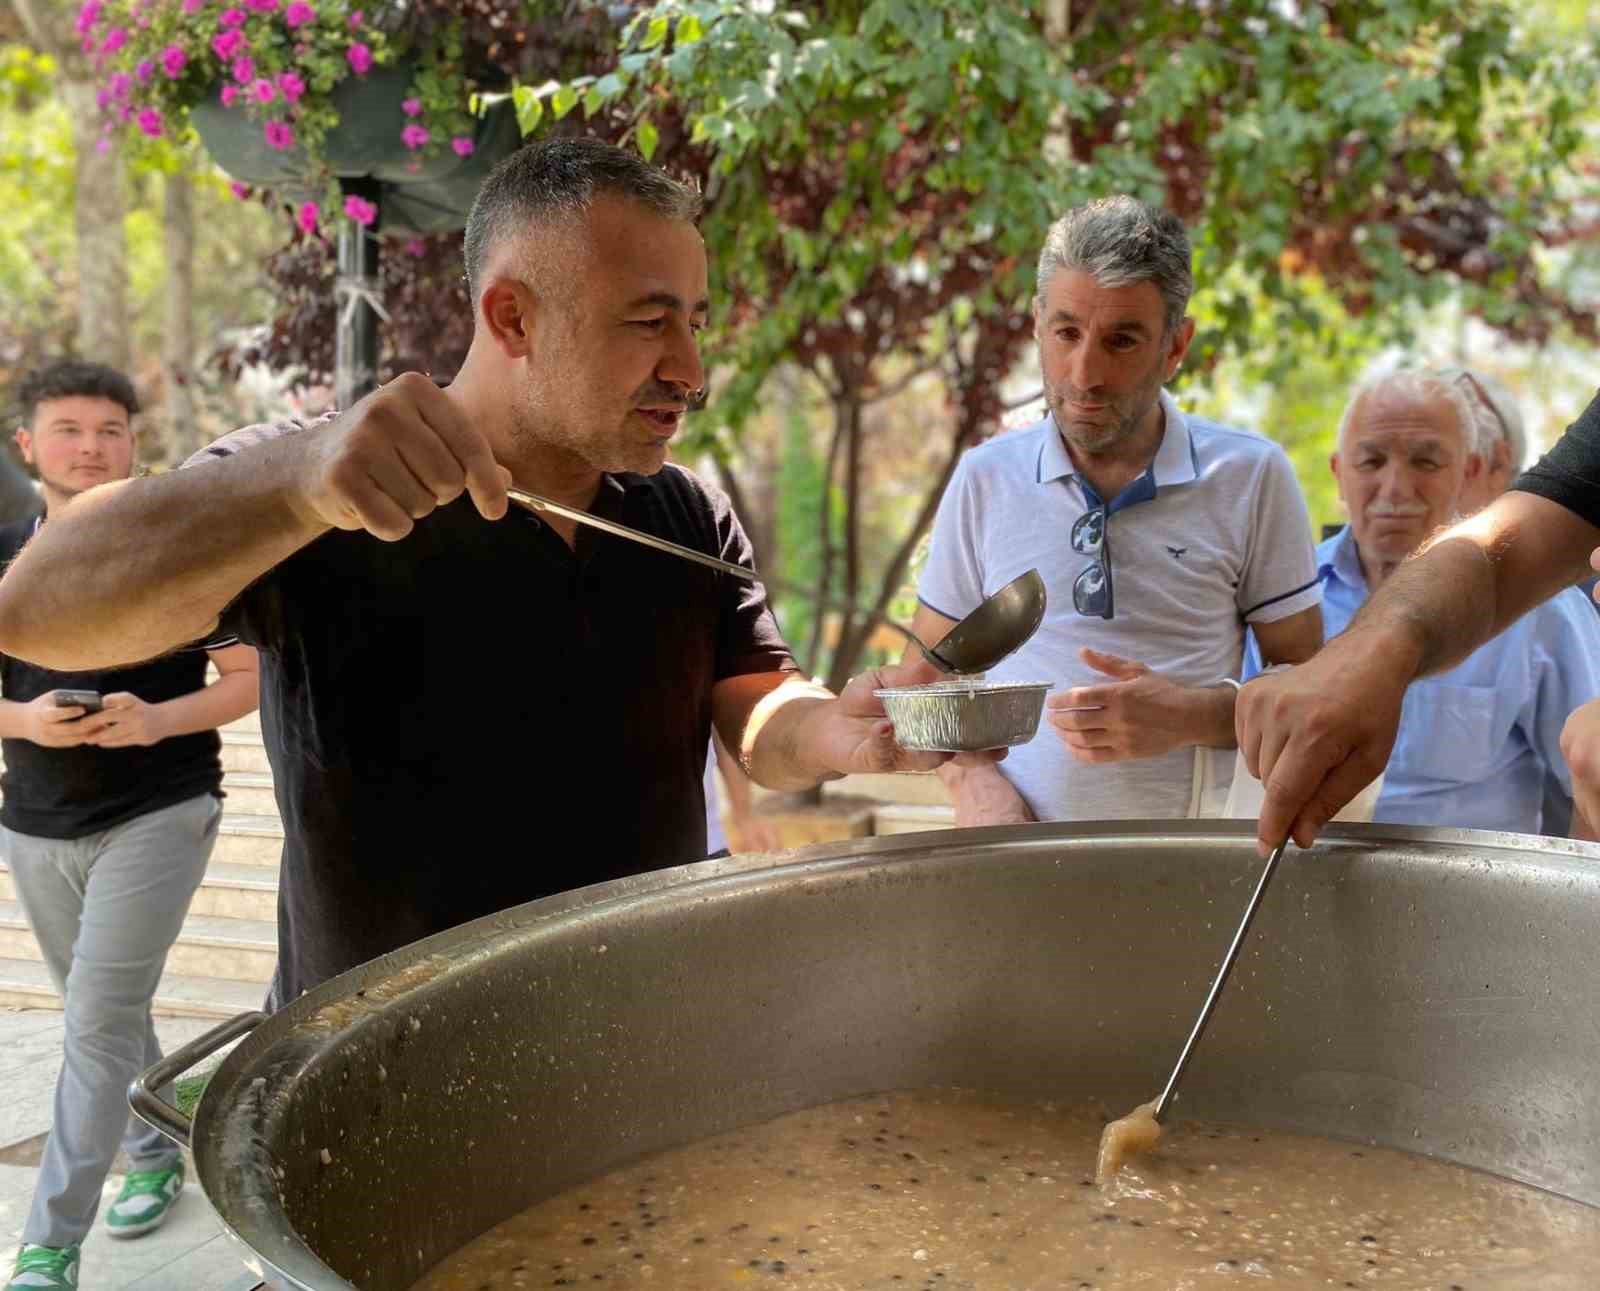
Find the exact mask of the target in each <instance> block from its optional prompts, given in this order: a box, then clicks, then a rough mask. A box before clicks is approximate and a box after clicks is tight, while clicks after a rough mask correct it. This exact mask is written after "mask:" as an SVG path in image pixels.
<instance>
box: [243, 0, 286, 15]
mask: <svg viewBox="0 0 1600 1291" xmlns="http://www.w3.org/2000/svg"><path fill="white" fill-rule="evenodd" d="M244 5H245V8H246V9H254V10H255V11H256V12H257V13H277V12H278V0H244Z"/></svg>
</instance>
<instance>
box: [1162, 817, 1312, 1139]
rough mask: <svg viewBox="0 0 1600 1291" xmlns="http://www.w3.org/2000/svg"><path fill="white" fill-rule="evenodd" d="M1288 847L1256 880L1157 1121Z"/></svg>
mask: <svg viewBox="0 0 1600 1291" xmlns="http://www.w3.org/2000/svg"><path fill="white" fill-rule="evenodd" d="M1288 846H1289V840H1288V839H1284V840H1283V842H1281V843H1279V844H1278V845H1277V846H1276V847H1274V848H1273V849H1272V855H1271V856H1269V857H1267V864H1266V867H1265V868H1264V869H1263V870H1262V871H1261V878H1260V879H1259V880H1257V882H1256V890H1255V891H1254V892H1253V893H1251V894H1250V904H1249V905H1247V906H1245V908H1244V918H1243V919H1241V920H1240V921H1239V931H1238V932H1236V933H1234V934H1233V944H1232V945H1231V946H1229V947H1228V953H1227V954H1226V955H1224V956H1223V957H1222V967H1221V968H1219V969H1218V970H1217V980H1216V981H1214V982H1212V983H1211V993H1210V994H1209V995H1207V996H1206V1002H1205V1003H1204V1004H1202V1005H1201V1006H1200V1016H1199V1017H1197V1018H1196V1019H1195V1020H1194V1030H1192V1031H1190V1032H1189V1039H1188V1041H1187V1042H1185V1044H1184V1046H1183V1052H1182V1053H1181V1054H1179V1055H1178V1065H1177V1066H1176V1067H1174V1068H1173V1069H1172V1075H1171V1076H1170V1077H1168V1078H1167V1087H1166V1088H1165V1089H1163V1090H1162V1091H1161V1097H1160V1098H1158V1099H1157V1100H1156V1110H1155V1118H1156V1122H1157V1124H1159V1123H1160V1122H1161V1121H1162V1119H1163V1118H1164V1117H1165V1116H1166V1114H1167V1108H1168V1107H1169V1106H1170V1105H1171V1103H1172V1096H1173V1094H1174V1093H1175V1092H1176V1091H1177V1088H1178V1081H1179V1080H1181V1079H1182V1078H1183V1069H1184V1068H1185V1067H1187V1066H1188V1065H1189V1059H1190V1058H1192V1057H1193V1056H1194V1050H1195V1046H1196V1045H1198V1044H1199V1043H1200V1037H1201V1036H1202V1035H1204V1034H1205V1030H1206V1026H1207V1024H1208V1023H1209V1022H1210V1021H1211V1014H1212V1012H1213V1011H1214V1010H1215V1009H1216V1007H1217V1001H1218V1000H1219V999H1221V998H1222V988H1223V987H1224V986H1225V985H1226V984H1227V981H1228V974H1229V973H1231V972H1233V965H1234V963H1235V961H1236V960H1237V959H1238V958H1239V951H1240V949H1241V948H1242V947H1243V946H1244V939H1245V936H1246V934H1247V933H1249V931H1250V924H1251V922H1252V921H1253V920H1254V919H1255V917H1256V911H1257V910H1258V909H1260V908H1261V898H1262V897H1263V896H1265V895H1266V893H1267V884H1269V883H1271V882H1272V875H1273V871H1275V870H1276V869H1277V868H1278V862H1279V861H1281V860H1282V859H1283V849H1284V848H1286V847H1288Z"/></svg>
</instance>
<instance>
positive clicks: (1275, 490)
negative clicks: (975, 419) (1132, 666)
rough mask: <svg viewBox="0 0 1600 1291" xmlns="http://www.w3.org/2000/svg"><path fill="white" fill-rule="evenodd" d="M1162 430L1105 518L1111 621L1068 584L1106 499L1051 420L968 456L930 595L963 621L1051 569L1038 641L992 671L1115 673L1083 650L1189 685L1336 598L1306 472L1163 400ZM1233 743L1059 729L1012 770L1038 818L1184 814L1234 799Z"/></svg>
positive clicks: (1072, 676)
mask: <svg viewBox="0 0 1600 1291" xmlns="http://www.w3.org/2000/svg"><path fill="white" fill-rule="evenodd" d="M1161 406H1162V409H1163V411H1164V412H1165V414H1166V430H1165V433H1164V434H1163V436H1162V439H1161V447H1160V448H1159V449H1158V450H1157V452H1156V457H1155V460H1154V461H1153V462H1152V463H1151V465H1150V468H1149V469H1148V470H1147V471H1146V472H1145V473H1144V474H1143V475H1141V476H1140V477H1139V478H1138V479H1137V480H1135V481H1134V482H1133V483H1132V484H1130V485H1129V486H1128V487H1127V488H1126V489H1124V490H1123V491H1122V492H1121V493H1120V494H1118V495H1117V497H1115V498H1113V499H1111V501H1110V504H1109V507H1108V513H1107V520H1106V526H1105V547H1106V550H1107V552H1108V553H1109V562H1110V569H1111V585H1112V597H1113V608H1114V610H1115V616H1114V617H1113V618H1110V619H1102V618H1099V617H1093V618H1090V617H1086V616H1084V615H1081V614H1079V613H1078V612H1077V610H1076V609H1075V608H1074V607H1073V601H1072V585H1073V582H1074V580H1076V579H1077V577H1078V575H1079V573H1080V572H1082V570H1083V569H1084V567H1085V566H1087V565H1089V564H1091V563H1093V559H1094V558H1093V557H1091V556H1084V555H1079V554H1078V553H1077V552H1075V551H1073V550H1072V547H1071V545H1070V543H1069V534H1070V532H1071V530H1072V525H1073V522H1074V521H1076V520H1077V519H1078V517H1079V516H1081V515H1083V514H1084V513H1085V512H1087V511H1090V510H1092V509H1094V508H1095V507H1098V506H1100V505H1101V504H1102V499H1100V498H1099V497H1098V496H1096V495H1095V493H1094V491H1093V488H1092V487H1091V486H1090V485H1089V484H1088V482H1087V481H1085V480H1081V479H1080V478H1079V477H1078V474H1077V472H1076V470H1075V468H1074V467H1073V465H1072V459H1071V457H1069V456H1068V454H1067V450H1066V446H1065V444H1064V443H1063V441H1062V438H1061V435H1060V434H1059V432H1058V431H1057V430H1056V425H1055V421H1054V419H1053V418H1051V417H1048V416H1047V417H1046V418H1045V419H1044V420H1043V421H1040V422H1037V423H1035V424H1034V425H1032V426H1029V427H1027V428H1025V429H1022V430H1017V431H1013V432H1011V433H1010V434H1006V435H1002V436H1000V437H998V438H996V439H992V440H990V441H989V442H988V443H985V444H982V445H980V446H979V447H977V448H974V449H972V450H971V451H970V452H968V453H967V454H966V455H965V456H964V457H963V458H962V459H961V463H960V465H959V466H958V467H957V468H956V473H955V476H954V478H953V479H952V480H951V481H950V487H949V488H948V489H947V490H946V491H945V495H944V498H943V500H942V501H941V502H940V504H939V514H938V516H937V518H936V519H935V520H934V526H933V539H932V545H931V547H930V549H929V553H928V562H927V566H926V568H925V569H924V570H923V573H922V579H921V582H920V584H919V586H918V589H917V591H918V596H919V598H920V599H921V601H922V602H923V604H925V605H927V606H928V607H929V608H930V609H933V610H935V611H937V612H938V613H940V614H942V615H944V616H945V617H947V618H951V619H960V618H962V617H964V616H965V615H966V614H967V613H969V612H970V611H971V610H972V609H973V608H974V607H975V606H977V604H978V603H979V602H980V601H982V600H983V598H984V597H985V596H988V595H989V594H990V593H992V592H994V591H996V590H998V589H999V588H1001V587H1003V586H1004V585H1005V584H1006V583H1008V582H1010V581H1011V579H1013V578H1015V577H1016V576H1017V575H1018V574H1021V573H1024V572H1025V571H1027V570H1029V569H1034V568H1036V569H1038V571H1039V573H1040V574H1041V575H1042V576H1043V577H1044V581H1045V589H1046V596H1047V607H1046V610H1045V617H1044V622H1043V624H1041V626H1040V628H1039V631H1038V632H1037V633H1036V634H1035V635H1034V636H1033V638H1032V639H1031V640H1030V641H1029V642H1028V643H1027V644H1026V645H1025V646H1023V647H1022V649H1021V650H1019V651H1017V653H1016V654H1014V655H1012V656H1011V658H1009V659H1007V660H1006V661H1005V662H1003V663H1001V664H1000V665H999V666H998V667H996V668H993V669H991V670H990V672H989V674H988V675H989V677H991V678H993V679H995V680H1014V681H1048V682H1050V683H1051V686H1052V690H1053V691H1054V690H1061V689H1065V688H1067V687H1070V686H1083V685H1090V684H1094V683H1097V682H1103V681H1109V680H1111V679H1110V678H1108V677H1105V676H1103V675H1102V674H1100V673H1097V672H1095V671H1094V670H1093V669H1092V668H1090V667H1089V666H1088V664H1086V663H1084V662H1083V661H1082V660H1081V659H1079V658H1078V651H1079V650H1080V649H1081V648H1082V647H1084V646H1090V647H1092V648H1094V649H1096V650H1101V651H1104V652H1106V653H1108V654H1114V655H1120V656H1121V657H1122V658H1124V659H1133V660H1136V661H1138V662H1140V663H1144V664H1148V665H1149V666H1150V667H1151V668H1153V669H1154V670H1155V671H1157V672H1159V673H1161V674H1162V675H1163V676H1165V677H1168V678H1170V679H1171V680H1173V681H1176V682H1179V683H1182V684H1185V685H1208V684H1211V683H1213V682H1215V681H1217V679H1218V678H1221V677H1237V676H1238V675H1239V667H1240V663H1241V661H1242V659H1243V655H1244V643H1245V625H1246V624H1247V623H1271V622H1274V621H1275V620H1278V619H1282V618H1287V617H1288V616H1289V615H1291V614H1297V613H1299V612H1300V611H1301V610H1304V609H1308V608H1309V607H1311V606H1313V605H1316V604H1318V603H1319V602H1320V601H1321V600H1322V588H1321V584H1320V582H1319V581H1318V578H1317V564H1316V553H1315V549H1314V547H1313V545H1312V539H1311V520H1310V516H1309V515H1308V513H1307V511H1306V504H1305V498H1304V497H1303V496H1302V495H1301V492H1300V486H1299V484H1298V483H1297V482H1296V480H1295V477H1294V469H1293V468H1292V467H1291V466H1290V465H1289V459H1288V457H1287V456H1285V454H1284V452H1283V450H1282V449H1281V448H1279V447H1278V446H1277V445H1276V444H1274V443H1273V442H1272V441H1271V440H1268V439H1265V438H1263V437H1262V436H1260V435H1255V434H1251V433H1249V432H1246V431H1242V430H1233V429H1231V428H1229V427H1227V426H1220V425H1217V424H1216V423H1215V422H1210V421H1206V420H1204V419H1202V418H1198V417H1189V416H1186V415H1185V414H1184V413H1183V412H1181V411H1180V410H1179V409H1178V406H1177V404H1176V403H1174V402H1173V401H1172V399H1171V397H1170V396H1169V395H1167V394H1166V393H1165V392H1164V391H1163V392H1162V395H1161ZM1231 767H1232V754H1231V753H1230V754H1228V755H1227V757H1226V758H1219V757H1210V758H1208V757H1206V755H1205V753H1204V751H1203V750H1197V749H1193V748H1189V749H1180V750H1178V751H1177V752H1174V753H1168V754H1163V755H1162V756H1160V757H1155V758H1147V759H1144V760H1142V761H1136V762H1116V763H1110V764H1107V765H1095V766H1091V765H1087V764H1084V763H1080V762H1077V761H1075V760H1074V759H1073V757H1072V755H1071V753H1070V752H1069V751H1068V749H1067V747H1066V745H1064V744H1063V743H1062V742H1061V739H1060V737H1059V736H1058V735H1057V734H1056V733H1055V729H1054V728H1053V727H1051V726H1050V725H1049V724H1048V723H1047V722H1041V723H1040V726H1039V732H1038V734H1037V735H1036V736H1035V737H1034V738H1033V739H1032V740H1031V741H1030V742H1029V743H1027V744H1026V745H1021V746H1019V747H1017V748H1014V749H1012V750H1011V752H1010V755H1009V756H1008V757H1007V758H1006V760H1005V761H1004V762H1002V763H1001V764H1000V770H1001V771H1002V772H1003V773H1004V774H1005V776H1006V777H1007V779H1009V780H1010V781H1011V783H1012V784H1014V785H1015V786H1016V787H1017V789H1018V791H1019V792H1020V793H1021V794H1022V796H1023V798H1024V799H1025V800H1026V802H1027V803H1028V806H1029V807H1030V808H1031V809H1032V811H1033V812H1034V814H1035V815H1036V816H1037V817H1038V818H1039V819H1040V820H1103V819H1128V818H1142V817H1156V818H1159V817H1177V816H1187V815H1190V814H1192V813H1193V811H1194V808H1195V803H1196V801H1197V798H1198V796H1199V794H1200V790H1201V786H1202V783H1203V784H1204V787H1205V788H1206V790H1207V791H1208V792H1213V793H1214V792H1218V791H1223V792H1225V790H1226V786H1227V782H1228V780H1229V779H1231V775H1232V770H1231Z"/></svg>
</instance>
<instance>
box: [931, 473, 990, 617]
mask: <svg viewBox="0 0 1600 1291" xmlns="http://www.w3.org/2000/svg"><path fill="white" fill-rule="evenodd" d="M971 462H972V458H971V455H970V454H969V455H968V456H966V457H963V458H962V459H961V463H960V465H958V466H957V467H956V472H955V474H954V475H953V476H952V477H951V479H950V484H949V486H948V487H947V488H946V489H945V491H944V497H942V498H940V499H939V512H938V514H937V515H935V516H934V518H933V537H932V540H931V541H930V543H929V546H928V562H927V564H926V565H924V566H923V568H922V577H921V578H920V579H919V580H918V581H917V599H918V600H919V601H921V602H922V603H923V604H924V605H926V606H927V607H928V608H929V609H930V610H933V611H934V612H935V613H937V614H942V615H944V616H945V618H947V619H963V618H965V617H966V616H967V615H968V614H970V613H971V612H972V611H973V610H975V609H976V608H977V607H978V603H979V602H980V601H982V600H983V597H984V590H983V563H984V562H983V550H982V541H983V529H982V525H981V523H980V521H981V517H980V514H979V512H980V505H979V501H980V500H979V497H978V491H977V484H976V481H975V480H974V479H973V473H972V471H971V470H970V469H969V468H970V465H971Z"/></svg>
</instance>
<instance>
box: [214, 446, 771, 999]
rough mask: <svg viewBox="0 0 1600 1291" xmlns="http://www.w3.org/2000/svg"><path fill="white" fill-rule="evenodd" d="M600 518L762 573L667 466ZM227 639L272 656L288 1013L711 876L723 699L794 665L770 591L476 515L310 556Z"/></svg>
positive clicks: (696, 492) (617, 545)
mask: <svg viewBox="0 0 1600 1291" xmlns="http://www.w3.org/2000/svg"><path fill="white" fill-rule="evenodd" d="M286 429H288V428H286ZM261 437H262V436H261V435H260V433H259V432H255V431H254V430H253V433H251V434H248V435H245V436H243V437H242V439H243V442H245V443H246V444H247V445H248V444H249V443H250V442H251V441H252V440H256V439H260V438H261ZM226 447H227V446H226V444H225V443H224V444H223V445H218V446H214V449H219V450H220V451H219V452H218V453H217V455H221V452H224V451H226ZM200 460H201V459H196V462H195V463H193V464H194V465H197V468H198V469H217V468H215V467H207V466H200V465H198V462H199V461H200ZM229 469H243V470H248V469H249V466H248V462H247V461H240V462H238V463H236V464H235V465H234V466H232V467H230V468H229ZM593 510H594V511H595V512H596V513H597V514H600V515H603V516H605V517H607V518H609V519H614V520H618V521H620V522H622V523H623V524H627V525H630V526H633V527H635V528H639V529H643V530H645V531H647V532H649V533H652V534H656V535H659V536H661V537H663V538H668V539H670V540H672V541H673V542H677V543H680V544H683V545H685V546H689V547H694V548H697V549H699V550H701V551H704V552H707V553H709V554H712V555H717V556H721V557H723V558H725V559H728V560H733V561H737V562H739V563H741V564H745V565H747V566H748V565H750V564H751V551H750V545H749V541H748V539H747V538H746V537H745V534H744V532H743V531H742V529H741V528H740V526H739V523H738V521H737V520H736V519H735V517H734V515H733V512H732V509H731V508H730V507H729V505H728V502H727V499H726V498H725V497H724V496H723V495H722V494H720V493H719V492H717V491H714V490H712V489H710V488H708V487H707V486H706V485H704V484H702V483H701V482H700V481H699V480H697V479H696V478H695V477H694V476H693V475H691V474H689V473H688V472H687V471H684V470H681V469H679V468H677V467H673V466H668V467H667V468H666V469H664V470H663V471H661V472H660V474H658V475H655V476H651V477H648V478H646V477H643V476H636V475H621V476H616V477H607V478H606V479H605V481H604V482H603V483H602V486H601V491H600V496H599V498H598V499H597V500H596V502H595V504H594V507H593ZM222 628H223V630H224V631H226V632H228V633H234V634H237V635H238V637H239V639H241V640H243V641H245V642H248V643H249V644H251V645H254V646H257V647H258V648H259V649H260V651H261V717H262V723H261V724H262V731H263V735H264V738H265V741H266V744H267V748H268V751H269V753H270V755H271V759H272V766H273V773H274V775H275V777H276V780H277V786H278V796H279V801H280V802H281V803H282V805H283V823H284V833H285V842H284V852H283V870H282V879H281V881H280V885H279V903H278V904H279V916H278V919H279V936H278V942H279V974H280V977H279V984H278V986H279V991H278V994H279V997H280V998H281V999H284V1000H289V999H293V998H294V997H295V996H297V995H298V994H299V993H300V992H301V991H302V990H306V989H309V988H310V987H312V986H315V985H316V984H318V983H319V982H321V981H324V980H326V979H327V978H329V977H332V976H334V975H336V974H338V973H341V972H343V971H345V970H346V969H349V968H352V967H354V966H355V965H356V964H359V963H363V962H365V961H366V960H368V959H371V958H373V957H375V956H377V955H380V954H383V953H384V952H386V951H390V950H393V949H395V948H397V947H399V946H402V945H405V944H406V943H408V942H411V941H414V940H416V939H417V938H419V937H424V936H427V935H429V934H431V933H435V932H439V931H441V930H443V929H445V928H449V927H452V926H454V925H456V924H459V923H462V922H465V921H466V920H469V919H474V918H477V917H479V916H481V915H485V914H489V913H492V912H494V911H497V910H502V909H505V908H507V907H509V906H513V905H518V904H520V903H522V902H524V901H531V900H533V899H535V898H537V897H541V896H547V895H549V894H551V893H554V892H560V891H564V890H566V889H568V888H574V887H579V886H582V885H585V884H589V883H597V882H600V881H602V880H605V879H611V878H615V877H618V876H621V875H626V874H636V873H640V872H643V871H646V870H652V869H658V868H661V867H663V866H669V865H679V864H683V863H685V862H688V861H696V860H700V859H702V858H703V857H704V856H705V851H706V839H705V800H704V792H703V788H702V777H703V774H704V771H705V763H706V748H707V742H708V740H709V738H710V731H711V690H712V686H713V684H714V683H715V682H717V681H718V680H721V679H722V678H725V677H732V676H738V675H743V674H746V673H755V672H771V671H777V670H782V669H788V668H792V667H793V666H794V665H793V662H792V660H791V658H790V655H789V652H788V650H787V648H786V647H785V646H784V644H783V641H782V638H781V637H780V635H779V632H778V628H777V625H776V623H775V622H774V621H773V619H772V615H771V613H770V612H769V611H768V609H767V607H766V600H765V595H764V593H763V592H762V590H761V589H760V588H759V587H758V586H755V585H752V584H749V583H746V582H743V581H741V580H739V579H736V578H734V577H732V576H731V575H727V574H719V573H717V572H716V571H714V570H711V569H707V568H705V567H703V566H700V565H696V564H693V563H691V562H689V561H685V560H681V559H678V558H676V557H673V556H669V555H666V554H663V553H660V552H656V551H652V550H650V549H649V548H646V547H642V546H640V545H639V544H637V543H633V542H629V541H626V540H623V539H620V538H614V537H612V536H610V535H607V534H601V533H596V532H595V531H593V530H590V529H585V528H580V529H579V530H578V541H577V549H576V551H574V550H573V549H571V548H569V547H568V546H567V545H566V543H565V542H563V541H562V539H561V538H560V537H559V536H558V535H557V534H556V533H555V532H554V531H553V530H551V529H550V528H548V527H547V526H546V525H545V524H544V523H543V522H541V521H540V520H539V519H538V518H537V517H536V516H534V515H532V514H531V513H528V512H525V511H523V510H521V509H520V508H517V507H515V506H513V507H512V510H511V513H510V514H509V515H508V516H506V517H505V519H503V520H500V521H497V522H492V523H491V522H490V521H487V520H484V519H483V518H482V517H481V516H480V515H479V514H478V513H477V511H476V510H475V509H474V507H473V504H472V502H471V500H470V499H469V498H467V497H466V496H463V497H462V498H460V499H459V500H457V501H456V502H455V503H453V504H451V505H450V506H447V507H443V508H441V509H439V510H438V511H436V512H434V513H433V514H432V515H430V516H429V517H427V518H426V519H424V520H422V521H421V522H419V523H418V524H417V526H416V527H415V528H414V529H413V530H412V532H411V534H410V535H408V536H407V537H406V538H405V539H403V540H402V541H400V542H396V543H386V542H380V541H379V540H378V539H376V538H373V537H372V536H370V535H368V534H366V533H347V532H342V531H334V532H330V533H327V534H325V535H323V536H322V537H321V538H319V539H317V540H316V541H315V542H313V543H311V544H310V545H309V546H307V547H305V548H304V549H302V550H301V551H299V552H297V553H296V554H295V555H294V556H291V557H290V558H289V559H288V560H286V561H284V562H283V563H282V564H280V565H278V566H277V567H276V568H275V569H273V570H272V571H270V572H269V573H268V574H267V575H266V576H265V577H263V578H262V579H261V580H259V581H258V582H256V583H255V584H253V585H252V586H251V587H249V588H248V589H246V591H245V592H244V593H243V594H242V595H241V596H240V598H239V599H238V600H237V601H236V602H235V603H234V604H233V605H232V606H231V607H230V608H229V609H228V611H227V612H226V613H225V614H224V615H223V619H222Z"/></svg>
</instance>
